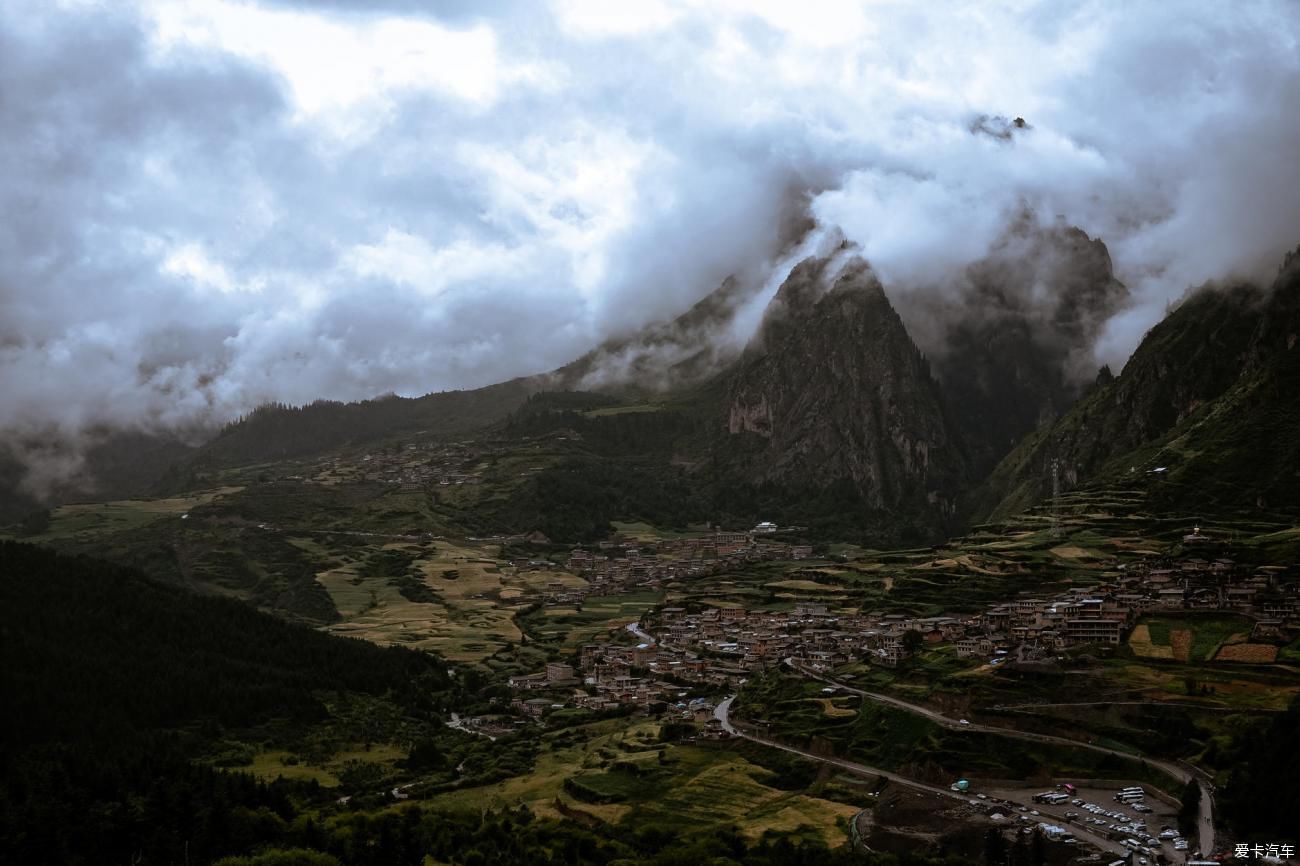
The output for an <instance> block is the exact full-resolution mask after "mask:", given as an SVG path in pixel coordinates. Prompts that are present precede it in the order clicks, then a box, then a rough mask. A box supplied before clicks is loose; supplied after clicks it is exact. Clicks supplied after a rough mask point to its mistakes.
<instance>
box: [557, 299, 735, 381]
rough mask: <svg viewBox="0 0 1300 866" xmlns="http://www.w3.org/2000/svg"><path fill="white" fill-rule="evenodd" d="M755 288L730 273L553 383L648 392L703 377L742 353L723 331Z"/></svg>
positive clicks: (605, 346) (595, 352)
mask: <svg viewBox="0 0 1300 866" xmlns="http://www.w3.org/2000/svg"><path fill="white" fill-rule="evenodd" d="M756 288H757V287H755V286H752V285H745V284H742V283H741V282H740V281H739V280H737V279H736V278H735V277H728V278H727V279H725V280H723V282H722V284H721V285H719V286H718V287H717V288H716V289H714V290H713V291H712V292H710V293H709V294H707V295H705V296H704V297H703V298H701V299H700V300H699V301H697V302H696V303H695V304H694V305H693V306H692V307H691V308H690V309H689V310H687V311H686V312H684V313H682V314H681V315H680V316H677V317H676V318H674V319H672V320H670V321H666V322H654V323H651V324H650V325H647V326H646V327H645V328H643V329H642V330H641V331H640V332H638V333H636V334H634V335H631V336H628V337H622V338H618V339H614V340H608V341H606V342H605V343H602V344H601V345H600V346H598V347H597V348H595V349H593V350H592V351H590V352H588V353H587V354H585V355H583V356H582V357H581V358H579V359H577V360H576V361H573V362H571V363H569V364H566V365H564V366H563V367H561V368H560V369H558V370H556V371H555V372H554V373H552V374H551V378H552V380H553V387H555V388H557V389H563V390H587V391H601V390H605V391H608V390H616V391H622V392H627V391H632V392H639V393H644V392H656V391H668V390H673V389H679V388H682V387H685V386H689V385H692V384H697V383H699V382H702V381H704V380H705V379H707V378H708V377H709V376H711V375H712V374H714V373H716V372H717V371H718V370H719V369H722V368H723V367H725V366H726V365H728V364H729V363H731V362H732V361H734V360H735V358H736V356H737V355H738V354H739V347H738V346H735V345H733V344H732V343H731V342H730V341H729V340H726V339H721V337H722V336H723V333H724V329H726V327H727V326H728V325H729V324H730V323H731V320H732V318H733V317H734V315H735V313H736V311H737V309H739V307H740V306H741V305H742V304H744V303H745V302H746V301H748V300H750V299H751V298H752V297H753V296H754V291H755V289H756Z"/></svg>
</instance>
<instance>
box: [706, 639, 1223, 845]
mask: <svg viewBox="0 0 1300 866" xmlns="http://www.w3.org/2000/svg"><path fill="white" fill-rule="evenodd" d="M785 663H786V664H787V665H789V666H790V667H791V668H792V669H794V670H796V671H798V672H799V673H801V674H803V675H804V676H806V677H810V678H812V679H815V680H820V681H821V682H824V683H827V684H828V685H832V686H835V687H836V688H838V689H840V690H842V691H845V692H849V693H851V694H855V695H861V696H862V697H864V698H866V699H868V700H871V701H874V702H876V703H879V704H885V705H886V706H891V707H894V708H896V709H900V710H903V711H905V712H909V713H914V714H916V715H919V716H924V717H925V718H927V719H929V720H930V721H932V722H934V723H935V724H937V725H941V726H942V727H945V728H948V729H950V730H955V731H978V732H981V733H986V734H994V735H997V736H1002V737H1011V738H1013V739H1017V740H1025V741H1028V742H1037V743H1049V744H1051V745H1058V746H1068V747H1070V748H1075V749H1088V750H1090V751H1093V752H1100V753H1101V754H1104V755H1114V756H1115V757H1119V758H1124V759H1126V760H1129V761H1141V762H1142V763H1144V764H1146V765H1148V766H1151V767H1155V768H1156V769H1158V770H1161V771H1162V772H1164V773H1166V774H1168V775H1169V776H1170V777H1172V778H1174V779H1177V780H1178V781H1180V782H1182V783H1183V784H1187V783H1188V782H1190V781H1192V780H1193V779H1195V780H1196V783H1197V784H1198V785H1200V786H1201V808H1200V816H1199V818H1198V822H1197V828H1198V835H1199V840H1198V841H1199V843H1200V850H1201V851H1202V852H1205V853H1209V852H1212V851H1213V850H1214V794H1213V790H1212V788H1211V786H1210V784H1209V783H1208V782H1207V781H1206V779H1205V778H1204V777H1202V776H1201V775H1199V774H1198V773H1194V772H1192V771H1191V770H1190V769H1188V768H1187V767H1184V766H1183V765H1182V764H1178V763H1175V762H1173V761H1165V760H1161V759H1159V758H1149V757H1147V756H1145V755H1142V754H1141V753H1138V754H1134V753H1132V752H1123V751H1120V750H1118V749H1109V748H1107V747H1105V746H1098V745H1096V744H1094V743H1083V742H1080V741H1078V740H1071V739H1068V738H1066V737H1054V736H1052V735H1050V734H1036V733H1032V732H1029V731H1017V730H1013V729H1011V728H1000V727H996V726H993V725H977V724H975V723H973V722H968V723H966V724H962V722H961V721H960V720H958V719H953V718H950V717H948V716H945V715H944V714H943V713H940V712H938V711H936V710H932V709H930V708H929V707H923V706H921V705H919V704H913V703H910V702H908V701H904V700H902V699H900V698H896V697H893V696H892V695H882V694H880V693H878V692H868V691H864V690H862V689H859V688H855V687H854V686H851V685H849V684H848V683H844V682H841V681H839V680H836V679H832V678H831V677H828V676H826V675H824V674H821V673H818V672H817V671H814V670H812V669H811V668H808V667H806V666H804V665H801V664H799V663H798V662H797V661H795V660H794V659H793V658H787V659H785ZM719 706H721V705H719ZM728 706H730V705H728Z"/></svg>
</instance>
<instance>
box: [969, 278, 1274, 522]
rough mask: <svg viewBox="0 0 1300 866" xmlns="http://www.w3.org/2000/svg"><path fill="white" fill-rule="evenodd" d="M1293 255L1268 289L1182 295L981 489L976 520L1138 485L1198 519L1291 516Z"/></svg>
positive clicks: (1214, 290)
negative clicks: (1120, 483) (1084, 488)
mask: <svg viewBox="0 0 1300 866" xmlns="http://www.w3.org/2000/svg"><path fill="white" fill-rule="evenodd" d="M1297 308H1300V257H1296V256H1295V255H1294V254H1293V256H1291V257H1289V258H1288V260H1287V263H1286V264H1285V265H1284V266H1283V268H1282V269H1281V271H1280V273H1279V275H1278V277H1277V279H1276V281H1275V282H1274V284H1273V286H1272V287H1271V288H1270V289H1269V290H1268V291H1261V290H1259V289H1256V288H1254V287H1251V286H1246V285H1242V286H1235V287H1231V288H1204V289H1201V290H1199V291H1197V292H1194V293H1191V294H1190V295H1189V296H1188V297H1187V298H1186V299H1185V300H1184V301H1183V302H1182V304H1181V305H1179V307H1178V308H1177V309H1176V310H1174V311H1173V312H1172V313H1171V314H1170V315H1169V316H1168V317H1166V318H1165V319H1164V321H1162V322H1160V323H1159V324H1158V325H1156V326H1155V327H1154V328H1152V329H1151V331H1150V332H1149V333H1148V334H1147V336H1146V338H1145V339H1143V341H1142V344H1141V345H1140V346H1139V347H1138V349H1137V351H1136V352H1135V353H1134V354H1133V357H1132V358H1130V359H1129V362H1128V363H1127V364H1126V365H1125V367H1124V370H1123V371H1122V373H1121V374H1120V375H1119V376H1118V377H1117V378H1115V379H1114V380H1113V381H1110V382H1104V383H1100V384H1099V385H1098V387H1096V388H1095V389H1094V390H1093V391H1092V392H1091V393H1089V394H1088V395H1086V396H1085V397H1084V398H1083V399H1082V400H1080V401H1079V403H1078V404H1076V405H1075V406H1074V407H1073V408H1072V409H1071V410H1070V412H1069V413H1068V414H1067V415H1066V416H1065V417H1063V418H1062V419H1061V420H1060V421H1059V422H1057V423H1056V424H1054V425H1051V426H1050V427H1047V428H1044V429H1041V430H1038V431H1036V432H1035V433H1034V434H1032V435H1031V436H1029V437H1027V438H1026V439H1025V440H1024V442H1022V443H1021V445H1020V446H1019V447H1017V448H1016V449H1015V450H1014V451H1013V452H1012V453H1011V454H1009V455H1008V456H1007V457H1006V459H1004V460H1003V461H1002V463H1001V464H1000V465H999V466H998V467H997V469H996V470H995V471H994V472H993V474H992V476H991V477H990V479H989V480H988V482H987V483H986V484H985V486H984V489H983V490H982V492H981V495H980V497H979V498H980V502H979V506H978V507H977V509H976V511H977V512H980V513H983V514H991V515H993V516H999V515H1006V514H1010V513H1014V512H1016V511H1018V510H1020V509H1023V508H1024V507H1026V506H1028V505H1031V504H1033V503H1034V502H1036V501H1038V500H1040V499H1042V498H1043V496H1045V495H1046V493H1047V491H1048V490H1050V480H1049V479H1050V468H1049V467H1050V463H1051V461H1052V460H1053V459H1056V460H1058V461H1059V466H1060V474H1061V477H1062V479H1063V482H1064V483H1065V485H1066V486H1067V488H1068V487H1072V486H1075V485H1078V484H1083V483H1087V482H1089V481H1106V480H1112V481H1113V480H1118V479H1124V478H1128V479H1130V480H1135V479H1141V478H1147V479H1148V480H1149V481H1150V482H1151V489H1152V493H1153V495H1154V496H1155V499H1154V500H1153V502H1154V503H1155V504H1163V505H1167V506H1171V507H1179V506H1181V507H1190V506H1191V505H1192V504H1195V505H1196V507H1197V509H1199V510H1203V511H1206V512H1209V511H1214V510H1216V509H1219V508H1241V507H1249V508H1258V507H1267V508H1293V507H1297V506H1300V479H1298V478H1297V474H1296V473H1297V470H1300V436H1298V435H1297V432H1296V431H1297V430H1300V400H1298V399H1297V397H1296V394H1297V388H1300V345H1297V334H1300V314H1298V313H1297Z"/></svg>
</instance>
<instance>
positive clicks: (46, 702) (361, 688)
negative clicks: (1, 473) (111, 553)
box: [0, 542, 453, 863]
mask: <svg viewBox="0 0 1300 866" xmlns="http://www.w3.org/2000/svg"><path fill="white" fill-rule="evenodd" d="M0 654H3V656H4V659H5V665H4V667H3V670H2V671H0V701H3V703H4V705H5V706H7V707H10V708H13V709H14V711H13V712H8V713H6V714H5V718H4V722H3V730H4V737H3V739H4V743H5V748H4V749H3V750H0V850H2V851H4V852H5V857H6V859H7V860H8V861H9V862H15V863H36V862H47V863H55V862H58V863H89V862H120V863H125V862H149V863H163V862H182V859H183V857H184V856H185V854H186V852H188V856H189V857H190V858H192V860H191V862H194V863H207V862H211V860H212V859H213V858H214V857H215V856H217V855H220V854H223V853H241V852H242V851H243V850H245V849H246V847H247V846H248V845H249V843H250V839H249V838H248V836H247V835H246V834H247V833H250V832H251V833H252V834H253V839H256V838H257V836H258V834H259V833H263V832H265V830H262V831H258V830H255V829H253V828H254V827H255V826H256V821H257V820H261V821H263V822H265V821H266V820H271V821H272V823H275V822H278V821H281V820H282V818H277V817H275V816H276V815H277V814H278V815H280V816H285V817H287V816H290V815H291V814H292V810H291V807H290V805H289V800H288V799H287V794H288V793H289V791H288V790H287V789H286V787H285V786H284V785H280V786H266V785H263V784H260V783H255V782H254V780H253V779H252V778H251V777H248V776H240V775H231V774H228V773H226V772H222V771H217V770H214V769H213V768H212V764H213V763H214V762H216V763H218V764H219V765H220V764H222V763H223V760H228V759H221V758H216V757H214V755H215V754H220V753H223V752H224V753H226V754H228V755H229V754H237V753H239V752H240V751H242V750H243V749H245V748H247V746H245V745H242V744H240V743H238V742H236V741H237V740H239V739H240V738H246V739H247V740H252V738H255V737H256V738H288V739H289V740H292V739H294V738H301V737H306V736H308V732H310V731H313V730H317V729H319V728H320V727H321V726H323V725H324V726H330V725H334V724H336V722H335V721H334V719H335V716H336V714H337V712H338V709H339V707H340V705H341V704H342V703H345V702H347V701H349V700H358V701H369V702H372V703H371V706H372V711H378V710H380V708H381V707H382V708H389V709H390V710H391V712H392V713H393V714H394V717H396V718H402V717H404V716H406V717H412V716H423V715H427V714H428V713H430V712H431V711H435V710H437V709H439V708H441V707H442V706H444V705H445V702H446V701H448V700H449V699H451V697H452V696H453V689H452V687H451V681H450V679H449V677H448V675H447V673H446V670H445V663H444V662H442V661H441V660H440V659H438V658H437V657H436V656H433V655H430V654H427V653H415V652H410V651H407V650H401V649H381V648H379V647H377V646H374V645H373V644H369V643H364V642H361V641H355V640H346V639H342V638H336V637H331V636H328V635H325V634H321V633H319V632H316V631H313V630H311V629H308V628H304V627H302V626H295V625H291V624H288V623H285V622H283V621H282V620H280V619H277V618H275V617H272V616H269V615H266V614H261V613H258V612H256V611H254V610H253V609H252V608H250V607H248V606H247V605H244V604H242V603H240V602H237V601H233V600H226V599H217V598H205V597H200V596H197V595H193V594H191V593H188V592H185V591H184V590H180V589H176V588H173V587H167V586H163V585H161V584H158V583H154V582H152V581H150V580H148V579H145V578H143V577H142V576H140V575H139V574H138V573H135V572H132V571H130V570H127V569H122V568H117V567H114V566H111V565H107V564H105V563H103V562H99V561H96V560H91V559H85V558H72V557H65V556H59V555H56V554H54V553H52V552H49V551H47V550H42V549H39V548H35V547H32V546H29V545H25V544H17V543H13V542H0ZM376 721H378V717H376ZM412 724H413V723H412ZM389 731H390V728H389V726H388V725H387V724H384V723H380V724H377V725H376V727H375V734H374V735H375V736H376V737H383V736H386V735H388V734H389ZM234 763H240V761H238V760H236V761H234ZM296 796H299V797H308V798H311V797H313V796H317V794H314V793H313V791H312V789H311V788H304V789H302V790H301V791H297V792H296ZM258 810H263V811H264V815H265V816H266V817H263V818H260V819H256V820H254V819H253V816H254V815H255V814H257V811H258Z"/></svg>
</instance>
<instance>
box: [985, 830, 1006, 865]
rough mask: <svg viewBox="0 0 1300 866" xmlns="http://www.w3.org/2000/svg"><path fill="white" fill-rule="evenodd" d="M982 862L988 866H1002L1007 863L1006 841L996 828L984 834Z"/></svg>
mask: <svg viewBox="0 0 1300 866" xmlns="http://www.w3.org/2000/svg"><path fill="white" fill-rule="evenodd" d="M984 862H985V863H987V864H988V866H1004V864H1005V863H1006V862H1007V840H1006V839H1004V838H1003V836H1002V831H1001V830H999V829H998V828H997V827H990V828H989V829H988V830H987V831H986V832H985V833H984Z"/></svg>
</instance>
